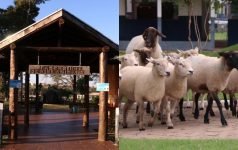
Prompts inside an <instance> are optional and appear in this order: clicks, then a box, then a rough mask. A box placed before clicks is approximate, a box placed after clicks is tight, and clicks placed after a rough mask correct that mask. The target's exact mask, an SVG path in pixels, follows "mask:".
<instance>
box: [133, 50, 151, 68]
mask: <svg viewBox="0 0 238 150" xmlns="http://www.w3.org/2000/svg"><path fill="white" fill-rule="evenodd" d="M134 51H135V52H137V53H138V55H139V58H138V61H139V63H140V65H141V66H145V65H146V64H147V63H148V61H147V58H150V57H151V53H152V49H149V48H147V47H143V48H141V49H134Z"/></svg>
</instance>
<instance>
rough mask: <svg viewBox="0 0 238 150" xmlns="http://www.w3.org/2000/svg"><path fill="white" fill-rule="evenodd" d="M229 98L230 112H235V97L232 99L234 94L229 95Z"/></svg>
mask: <svg viewBox="0 0 238 150" xmlns="http://www.w3.org/2000/svg"><path fill="white" fill-rule="evenodd" d="M229 96H230V110H231V112H233V108H234V105H233V104H234V101H233V97H232V94H231V93H229Z"/></svg>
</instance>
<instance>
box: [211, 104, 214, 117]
mask: <svg viewBox="0 0 238 150" xmlns="http://www.w3.org/2000/svg"><path fill="white" fill-rule="evenodd" d="M212 105H213V103H212ZM210 116H212V117H214V116H215V113H214V111H213V108H212V107H211V109H210Z"/></svg>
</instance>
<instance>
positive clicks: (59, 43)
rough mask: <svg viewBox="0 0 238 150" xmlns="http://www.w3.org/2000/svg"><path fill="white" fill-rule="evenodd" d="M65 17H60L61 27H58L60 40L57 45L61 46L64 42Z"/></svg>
mask: <svg viewBox="0 0 238 150" xmlns="http://www.w3.org/2000/svg"><path fill="white" fill-rule="evenodd" d="M64 22H65V21H64V19H63V18H60V19H59V29H58V42H57V46H58V47H60V46H61V44H62V32H63V28H64Z"/></svg>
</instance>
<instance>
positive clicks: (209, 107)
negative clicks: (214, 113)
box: [204, 93, 213, 124]
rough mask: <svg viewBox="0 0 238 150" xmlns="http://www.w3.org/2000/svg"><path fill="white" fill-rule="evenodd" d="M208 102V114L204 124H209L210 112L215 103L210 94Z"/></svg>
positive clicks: (205, 116)
mask: <svg viewBox="0 0 238 150" xmlns="http://www.w3.org/2000/svg"><path fill="white" fill-rule="evenodd" d="M207 101H208V105H207V108H206V113H205V115H204V123H206V124H208V123H209V115H208V114H209V111H210V109H211V107H212V103H213V98H212V96H211V94H210V93H208V94H207Z"/></svg>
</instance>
